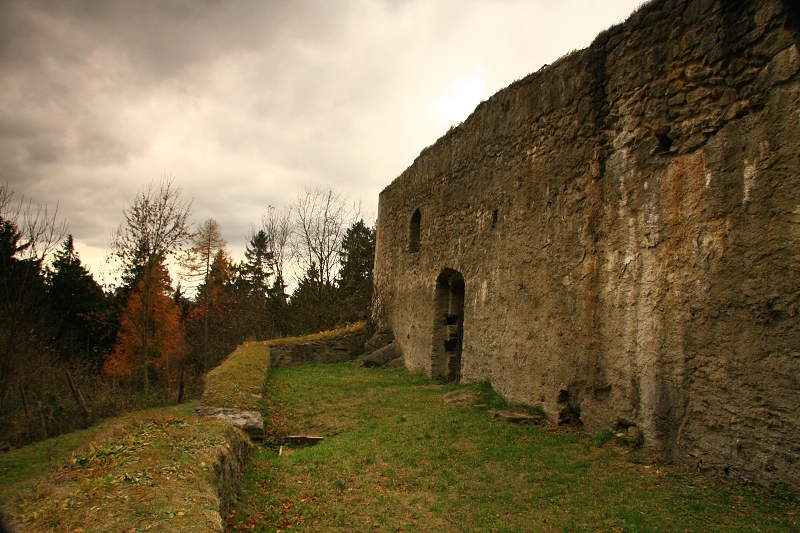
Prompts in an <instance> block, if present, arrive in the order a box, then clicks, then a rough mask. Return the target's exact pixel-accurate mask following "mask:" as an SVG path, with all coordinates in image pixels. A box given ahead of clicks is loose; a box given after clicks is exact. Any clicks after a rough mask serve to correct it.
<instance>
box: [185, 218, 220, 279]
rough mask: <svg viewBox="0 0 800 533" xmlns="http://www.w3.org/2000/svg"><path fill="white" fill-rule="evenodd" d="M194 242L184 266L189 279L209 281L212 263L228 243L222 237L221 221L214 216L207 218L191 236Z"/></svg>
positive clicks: (191, 240)
mask: <svg viewBox="0 0 800 533" xmlns="http://www.w3.org/2000/svg"><path fill="white" fill-rule="evenodd" d="M189 240H190V242H191V244H192V246H191V248H189V251H188V253H187V256H186V258H185V260H184V261H183V266H184V268H185V269H186V271H187V274H188V277H189V279H191V280H193V281H195V282H197V281H200V282H201V283H204V284H205V283H208V276H209V274H211V265H212V264H213V263H214V258H215V257H216V255H217V252H219V251H220V250H225V247H226V246H227V245H228V243H227V242H225V239H223V238H222V230H221V229H220V227H219V222H217V221H216V220H214V219H213V218H209V219H207V220H206V221H205V222H203V224H202V225H201V226H200V227H199V228H197V231H196V232H194V233H193V234H192V236H191V237H190V239H189Z"/></svg>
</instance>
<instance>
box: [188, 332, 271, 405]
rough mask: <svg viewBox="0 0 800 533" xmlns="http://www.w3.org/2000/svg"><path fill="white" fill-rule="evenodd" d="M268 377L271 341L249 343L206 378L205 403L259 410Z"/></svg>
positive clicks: (203, 400) (203, 401)
mask: <svg viewBox="0 0 800 533" xmlns="http://www.w3.org/2000/svg"><path fill="white" fill-rule="evenodd" d="M268 375H269V341H259V342H246V343H244V344H242V345H241V346H239V347H238V348H236V350H235V351H234V352H233V353H232V354H230V355H229V356H228V358H227V359H225V361H223V362H222V364H221V365H219V366H218V367H217V368H215V369H214V370H212V371H210V372H209V373H208V374H207V375H206V386H205V391H204V392H203V399H202V403H204V404H206V405H213V406H216V407H231V408H235V409H245V410H257V409H259V408H260V405H261V398H262V394H263V392H264V387H265V385H266V383H267V377H268Z"/></svg>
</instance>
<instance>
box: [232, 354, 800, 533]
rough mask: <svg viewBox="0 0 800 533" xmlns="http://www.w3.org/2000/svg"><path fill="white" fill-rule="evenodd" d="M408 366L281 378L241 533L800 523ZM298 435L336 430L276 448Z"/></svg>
mask: <svg viewBox="0 0 800 533" xmlns="http://www.w3.org/2000/svg"><path fill="white" fill-rule="evenodd" d="M457 388H458V387H454V386H448V385H443V384H440V383H436V382H433V381H430V380H428V379H426V378H424V377H422V376H420V375H416V374H411V373H408V372H407V371H405V370H388V369H365V368H357V367H355V366H352V365H346V364H342V365H310V366H306V367H299V368H286V369H274V370H272V371H271V372H270V382H269V384H268V388H267V398H265V400H266V405H268V407H269V411H270V412H269V413H268V414H269V419H270V421H271V431H272V433H271V435H270V438H271V442H272V443H273V446H268V447H265V448H260V449H258V450H257V451H255V452H254V453H253V454H252V455H251V462H250V465H249V468H248V471H247V473H246V475H245V480H244V489H243V492H242V493H241V497H240V501H239V503H238V506H237V507H236V508H235V510H234V512H233V514H232V516H231V517H230V528H231V529H232V530H235V531H270V532H273V531H283V532H286V531H323V532H330V531H342V532H344V531H347V532H352V531H397V532H400V531H406V532H411V531H416V532H434V531H447V532H456V531H458V532H461V531H464V532H471V531H474V532H491V531H497V532H514V531H519V532H523V531H524V532H535V531H554V532H555V531H576V532H578V531H587V532H589V531H591V532H595V531H610V532H645V531H681V532H683V531H693V532H698V533H699V532H705V531H719V532H723V531H724V532H732V531H741V532H745V531H747V532H752V531H787V532H788V531H794V532H796V531H798V530H800V516H798V515H800V505H798V502H797V501H795V500H793V499H792V498H791V497H789V496H787V495H783V496H779V495H775V494H770V493H768V492H765V491H763V490H761V489H757V488H754V487H748V486H743V485H740V484H738V483H735V482H731V481H728V480H722V479H716V478H709V477H705V476H703V475H700V474H697V473H694V472H691V471H688V470H685V469H683V468H679V467H676V466H672V465H669V464H667V463H666V462H665V461H663V460H660V459H659V458H658V457H657V456H651V455H648V454H646V453H644V452H641V451H636V450H632V449H630V448H628V447H626V446H623V445H621V444H618V443H616V442H614V441H613V440H612V441H608V442H603V439H594V440H592V439H590V438H589V437H587V436H585V435H584V434H582V433H581V432H580V431H579V430H574V429H564V428H561V429H558V428H552V427H547V426H516V425H511V424H506V423H496V422H493V420H492V416H491V415H492V411H494V410H496V409H497V408H499V407H501V406H502V400H501V399H500V398H498V397H497V396H496V395H495V394H494V393H493V392H492V391H491V389H489V388H488V387H486V386H485V385H477V386H470V387H464V388H468V389H472V390H474V391H475V393H476V395H477V400H476V401H475V404H474V405H473V406H472V407H455V406H453V405H449V404H445V403H444V402H443V401H442V396H443V395H444V394H446V393H448V392H450V391H452V390H456V389H457ZM289 433H300V434H309V435H318V436H324V437H326V438H325V440H324V441H323V442H322V443H321V444H318V445H316V446H313V447H305V448H303V447H299V448H297V449H292V450H291V452H292V453H290V454H288V455H280V456H279V455H278V454H277V446H276V445H277V444H278V443H280V442H281V441H282V438H283V437H284V436H285V435H287V434H289Z"/></svg>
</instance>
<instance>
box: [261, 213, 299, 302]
mask: <svg viewBox="0 0 800 533" xmlns="http://www.w3.org/2000/svg"><path fill="white" fill-rule="evenodd" d="M261 229H262V230H263V231H264V234H265V235H266V236H267V248H268V249H269V250H270V251H271V252H272V265H271V266H272V273H273V275H274V276H275V287H274V289H277V290H278V292H279V293H280V294H278V297H279V298H280V299H281V300H282V301H283V303H286V301H285V299H284V295H283V290H284V289H285V281H286V278H285V277H284V267H285V266H286V261H287V260H288V259H289V258H288V257H287V256H288V253H289V252H290V247H289V244H290V240H291V237H292V221H291V211H290V210H289V209H282V210H281V211H280V212H279V211H278V210H277V208H275V207H273V206H269V210H268V211H267V214H266V215H264V216H262V217H261Z"/></svg>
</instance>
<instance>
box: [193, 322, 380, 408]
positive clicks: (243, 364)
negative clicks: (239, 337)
mask: <svg viewBox="0 0 800 533" xmlns="http://www.w3.org/2000/svg"><path fill="white" fill-rule="evenodd" d="M365 327H366V326H365V324H364V323H363V322H359V323H356V324H352V325H350V326H347V327H345V328H341V329H336V330H331V331H323V332H320V333H314V334H312V335H304V336H302V337H284V338H280V339H272V340H269V341H257V342H245V343H244V344H242V345H241V346H239V347H238V348H236V350H235V351H234V352H233V353H232V354H230V355H229V356H228V358H227V359H225V361H223V362H222V364H221V365H220V366H218V367H217V368H215V369H213V370H212V371H210V372H209V373H208V375H207V376H206V386H205V391H204V393H203V399H202V403H204V404H206V405H213V406H216V407H231V408H235V409H245V410H259V409H261V408H262V406H263V403H262V401H261V399H262V395H263V393H264V387H265V386H266V383H267V379H268V377H269V361H270V359H269V348H270V346H280V345H283V344H297V343H305V342H314V341H321V340H328V339H332V338H335V337H337V336H339V335H342V334H344V333H350V332H353V331H363V330H364V329H365Z"/></svg>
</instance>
